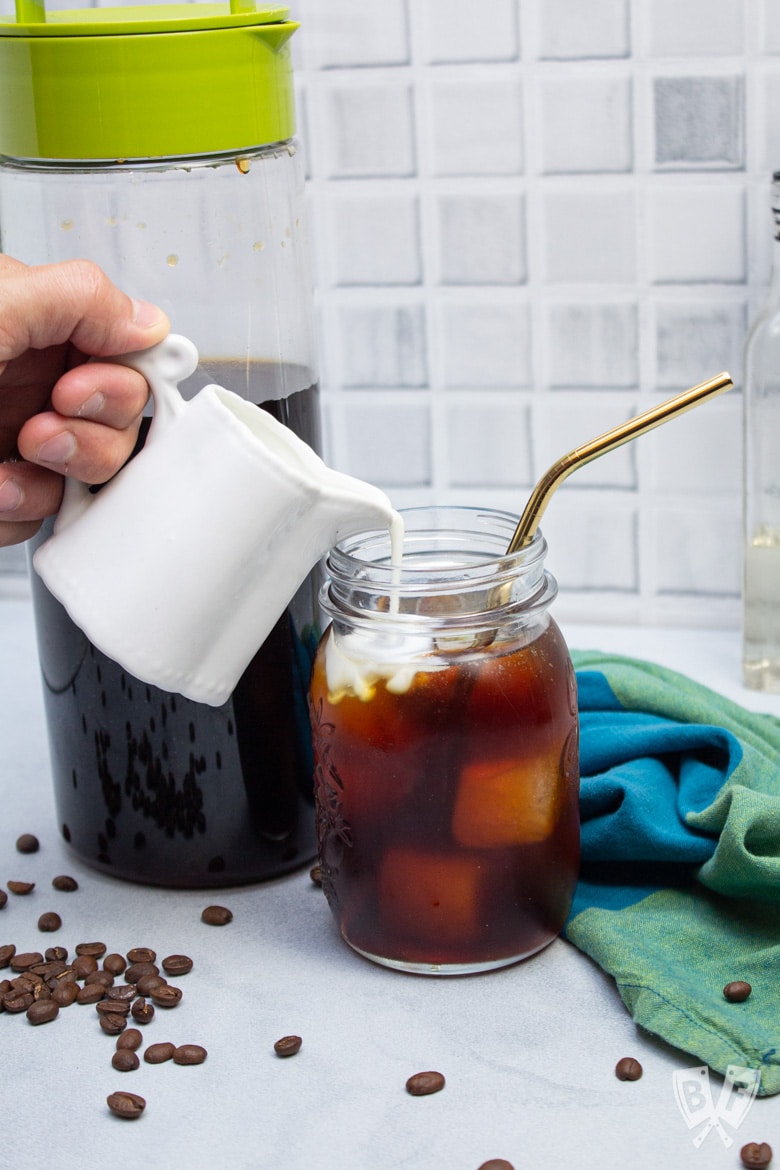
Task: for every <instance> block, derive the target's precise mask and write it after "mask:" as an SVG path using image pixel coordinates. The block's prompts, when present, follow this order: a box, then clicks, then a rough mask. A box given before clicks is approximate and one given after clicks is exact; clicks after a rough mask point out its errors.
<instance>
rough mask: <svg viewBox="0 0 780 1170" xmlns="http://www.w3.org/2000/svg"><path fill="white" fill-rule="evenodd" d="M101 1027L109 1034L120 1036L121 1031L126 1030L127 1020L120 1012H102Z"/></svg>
mask: <svg viewBox="0 0 780 1170" xmlns="http://www.w3.org/2000/svg"><path fill="white" fill-rule="evenodd" d="M100 1027H101V1028H102V1029H103V1031H104V1032H106V1033H107V1034H108V1035H109V1036H118V1035H119V1033H120V1032H124V1030H125V1028H126V1027H127V1020H126V1019H125V1017H124V1016H120V1015H119V1014H118V1012H111V1013H108V1014H106V1013H104V1012H101V1013H100Z"/></svg>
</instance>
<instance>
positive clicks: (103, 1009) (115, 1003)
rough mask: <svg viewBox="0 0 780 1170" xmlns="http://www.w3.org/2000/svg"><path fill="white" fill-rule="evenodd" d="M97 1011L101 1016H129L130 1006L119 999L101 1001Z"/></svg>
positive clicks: (96, 1006) (96, 1007)
mask: <svg viewBox="0 0 780 1170" xmlns="http://www.w3.org/2000/svg"><path fill="white" fill-rule="evenodd" d="M95 1011H96V1012H97V1013H98V1015H99V1016H129V1015H130V1004H129V1003H122V1001H121V1000H117V999H99V1000H98V1002H97V1003H96V1004H95Z"/></svg>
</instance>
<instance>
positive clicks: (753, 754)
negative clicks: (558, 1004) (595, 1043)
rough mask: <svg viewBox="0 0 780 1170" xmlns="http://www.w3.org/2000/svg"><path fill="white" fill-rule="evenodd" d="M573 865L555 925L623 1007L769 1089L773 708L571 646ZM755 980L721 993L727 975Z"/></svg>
mask: <svg viewBox="0 0 780 1170" xmlns="http://www.w3.org/2000/svg"><path fill="white" fill-rule="evenodd" d="M572 658H573V660H574V665H575V669H576V671H577V685H578V696H579V712H580V771H581V790H580V813H581V819H582V869H581V874H580V881H579V883H578V886H577V890H576V893H575V898H574V904H573V906H572V910H571V914H570V916H569V920H568V922H567V924H566V927H565V930H564V934H565V937H566V938H568V939H569V941H570V942H572V943H573V944H574V945H575V946H576V947H578V948H579V949H580V950H582V951H584V952H585V953H586V954H588V955H590V957H591V958H592V959H594V960H595V962H596V963H598V964H599V966H600V967H602V968H603V969H604V970H605V971H607V972H609V974H610V975H611V976H612V977H613V978H614V979H615V981H616V983H617V987H618V990H619V992H620V995H621V997H622V999H623V1001H624V1003H625V1004H626V1006H627V1008H628V1009H629V1011H630V1012H631V1014H632V1016H633V1018H634V1019H635V1020H636V1022H637V1023H638V1024H640V1025H641V1026H642V1027H643V1028H645V1029H647V1030H648V1031H649V1032H652V1033H654V1034H656V1035H658V1036H660V1037H662V1038H663V1039H664V1040H665V1041H667V1042H668V1043H669V1044H672V1045H674V1046H675V1047H676V1048H679V1049H682V1050H683V1051H684V1052H686V1053H690V1054H691V1055H693V1056H696V1057H697V1058H699V1059H700V1060H701V1061H703V1062H704V1063H706V1064H707V1065H709V1066H710V1067H711V1068H712V1069H714V1070H715V1071H716V1072H720V1073H722V1074H724V1075H725V1074H726V1070H727V1068H728V1066H729V1065H742V1066H744V1067H749V1068H758V1069H760V1072H761V1082H760V1088H759V1093H760V1094H763V1095H769V1094H773V1093H778V1092H780V720H777V719H775V718H774V717H773V716H770V715H759V714H754V713H752V712H750V711H747V710H745V709H744V708H742V707H740V706H739V705H738V704H736V703H733V702H731V701H730V700H728V699H726V698H724V697H723V696H722V695H719V694H717V693H716V692H714V691H712V690H710V689H708V688H707V687H704V686H701V685H700V684H698V683H695V682H693V681H692V680H691V679H689V678H686V677H685V676H684V675H681V674H678V673H676V672H675V671H671V670H667V669H666V668H664V667H660V666H655V665H653V664H651V663H648V662H641V661H638V660H636V659H631V658H624V657H620V656H616V655H608V654H602V653H599V652H597V651H575V652H574V653H573V654H572ZM733 980H745V981H747V982H748V983H750V984H751V986H752V988H753V991H752V994H751V995H750V997H749V998H748V999H747V1000H746V1001H745V1002H743V1003H730V1002H728V1001H727V1000H726V999H725V997H724V995H723V988H724V986H725V985H726V984H727V983H729V982H731V981H733Z"/></svg>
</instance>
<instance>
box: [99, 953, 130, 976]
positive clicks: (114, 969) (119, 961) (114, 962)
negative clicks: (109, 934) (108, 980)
mask: <svg viewBox="0 0 780 1170" xmlns="http://www.w3.org/2000/svg"><path fill="white" fill-rule="evenodd" d="M126 967H127V959H126V958H125V957H124V955H116V954H114V955H106V957H105V959H104V960H103V970H104V971H108V972H110V974H111V975H121V974H122V972H123V971H124V970H125V968H126Z"/></svg>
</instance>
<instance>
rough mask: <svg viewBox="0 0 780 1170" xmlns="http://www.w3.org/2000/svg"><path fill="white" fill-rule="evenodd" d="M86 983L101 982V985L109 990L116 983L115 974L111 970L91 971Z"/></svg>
mask: <svg viewBox="0 0 780 1170" xmlns="http://www.w3.org/2000/svg"><path fill="white" fill-rule="evenodd" d="M84 983H85V984H87V983H89V984H92V983H99V984H100V986H101V987H103V988H104V989H105V990H108V988H109V987H113V985H114V976H113V975H112V974H111V972H110V971H90V973H89V975H87V977H86V979H85V980H84Z"/></svg>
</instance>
